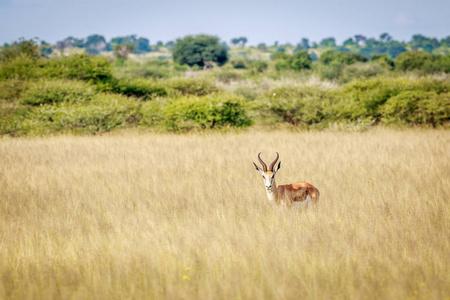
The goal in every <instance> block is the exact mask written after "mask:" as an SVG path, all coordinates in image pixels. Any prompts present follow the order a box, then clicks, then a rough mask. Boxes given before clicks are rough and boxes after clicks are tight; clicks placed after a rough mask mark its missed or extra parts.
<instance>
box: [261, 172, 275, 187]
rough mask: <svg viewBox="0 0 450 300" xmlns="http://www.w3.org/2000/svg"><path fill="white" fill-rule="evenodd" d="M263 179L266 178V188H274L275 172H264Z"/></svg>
mask: <svg viewBox="0 0 450 300" xmlns="http://www.w3.org/2000/svg"><path fill="white" fill-rule="evenodd" d="M263 179H264V185H265V187H266V190H268V191H270V190H272V187H273V182H274V180H275V174H274V173H271V174H264V175H263Z"/></svg>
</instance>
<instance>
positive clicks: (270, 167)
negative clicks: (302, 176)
mask: <svg viewBox="0 0 450 300" xmlns="http://www.w3.org/2000/svg"><path fill="white" fill-rule="evenodd" d="M278 157H280V155H279V154H278V152H277V158H275V160H274V161H273V162H272V163H271V164H270V166H269V170H270V171H272V172H273V166H275V164H276V163H277V160H278Z"/></svg>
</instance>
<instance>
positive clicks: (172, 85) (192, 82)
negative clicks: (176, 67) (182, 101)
mask: <svg viewBox="0 0 450 300" xmlns="http://www.w3.org/2000/svg"><path fill="white" fill-rule="evenodd" d="M163 84H164V86H166V87H167V89H169V90H173V91H176V92H177V93H181V94H182V95H197V96H204V95H208V94H211V93H215V92H217V91H218V88H217V87H216V85H215V84H214V82H213V81H212V80H210V79H207V78H187V77H183V78H173V79H169V80H167V81H165V82H164V83H163Z"/></svg>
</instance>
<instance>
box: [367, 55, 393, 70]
mask: <svg viewBox="0 0 450 300" xmlns="http://www.w3.org/2000/svg"><path fill="white" fill-rule="evenodd" d="M370 61H372V62H377V63H378V64H380V65H381V66H385V67H388V68H389V69H391V68H393V67H394V61H393V60H392V59H390V58H389V56H388V55H387V54H373V55H372V56H371V57H370Z"/></svg>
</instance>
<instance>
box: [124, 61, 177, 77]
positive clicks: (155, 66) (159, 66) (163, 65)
mask: <svg viewBox="0 0 450 300" xmlns="http://www.w3.org/2000/svg"><path fill="white" fill-rule="evenodd" d="M184 68H185V67H184ZM116 70H117V71H116V73H115V74H116V75H118V76H119V77H131V78H154V79H161V78H169V77H171V76H173V74H174V73H176V72H177V71H176V70H175V68H173V66H172V65H171V64H170V63H169V62H168V61H165V60H150V61H146V62H144V63H138V62H131V61H126V62H124V63H123V64H122V65H118V66H117V68H116Z"/></svg>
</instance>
